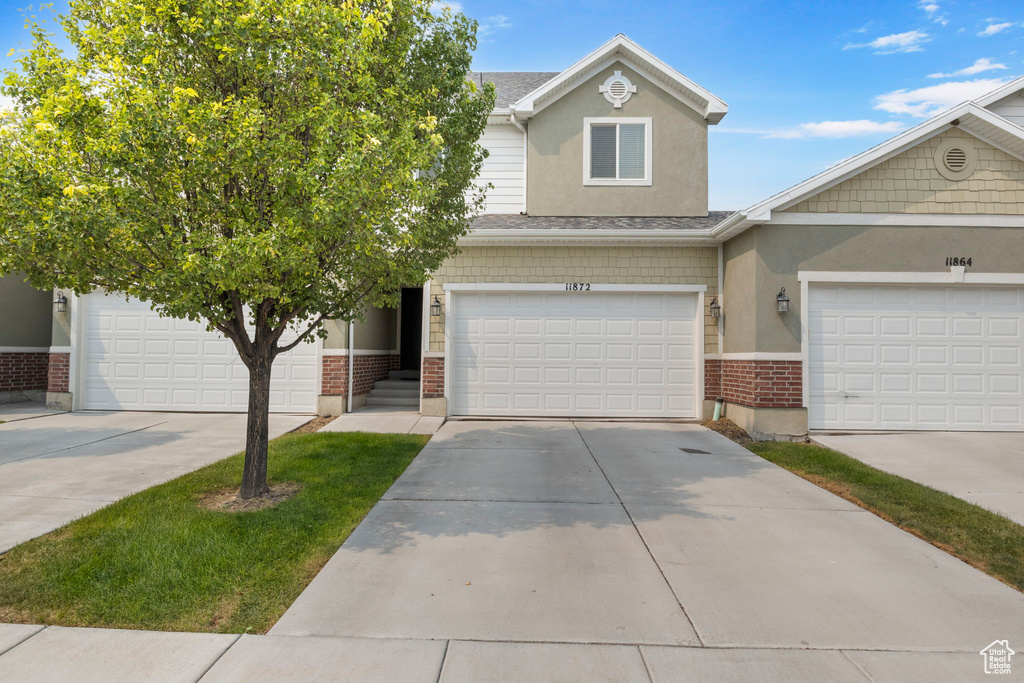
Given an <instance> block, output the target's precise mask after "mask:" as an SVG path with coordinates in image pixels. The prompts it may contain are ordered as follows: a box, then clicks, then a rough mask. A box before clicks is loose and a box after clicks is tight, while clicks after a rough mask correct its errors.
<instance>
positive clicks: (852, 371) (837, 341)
mask: <svg viewBox="0 0 1024 683" xmlns="http://www.w3.org/2000/svg"><path fill="white" fill-rule="evenodd" d="M1022 323H1024V290H1022V289H1021V288H1019V287H1018V288H1012V287H1007V288H997V287H969V286H955V287H941V286H940V287H914V286H885V287H878V286H855V285H834V286H813V287H812V288H811V289H810V297H809V301H808V331H809V341H810V346H809V348H808V371H809V376H808V388H809V393H810V404H809V406H808V419H809V422H810V426H811V428H813V429H951V430H956V429H962V430H984V429H1013V430H1020V429H1024V422H1022V417H1024V416H1022V413H1024V410H1022V404H1024V394H1022V393H1021V389H1022V384H1024V383H1022V381H1021V380H1022V371H1024V363H1022V360H1024V353H1022V339H1021V330H1022V329H1024V324H1022Z"/></svg>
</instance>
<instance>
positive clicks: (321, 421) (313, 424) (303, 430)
mask: <svg viewBox="0 0 1024 683" xmlns="http://www.w3.org/2000/svg"><path fill="white" fill-rule="evenodd" d="M336 417H337V416H336V415H328V416H327V417H315V418H313V419H312V420H310V421H309V422H307V423H306V424H304V425H302V426H301V427H299V428H298V429H296V430H295V431H294V432H293V434H310V433H312V432H319V431H320V430H321V429H323V427H324V425H325V424H328V423H330V422H333V421H334V419H335V418H336Z"/></svg>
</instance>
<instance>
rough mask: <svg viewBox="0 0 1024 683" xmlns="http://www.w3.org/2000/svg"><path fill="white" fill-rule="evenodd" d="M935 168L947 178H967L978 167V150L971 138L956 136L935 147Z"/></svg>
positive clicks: (954, 179)
mask: <svg viewBox="0 0 1024 683" xmlns="http://www.w3.org/2000/svg"><path fill="white" fill-rule="evenodd" d="M934 158H935V170H936V171H938V172H939V175H941V176H942V177H943V178H945V179H946V180H953V181H957V180H966V179H967V178H968V177H970V175H971V174H972V173H974V169H976V168H977V167H978V152H977V150H976V149H975V148H974V145H972V144H971V141H970V140H966V139H964V138H963V137H954V138H948V139H946V140H943V141H942V142H940V143H939V145H938V147H936V148H935V157H934Z"/></svg>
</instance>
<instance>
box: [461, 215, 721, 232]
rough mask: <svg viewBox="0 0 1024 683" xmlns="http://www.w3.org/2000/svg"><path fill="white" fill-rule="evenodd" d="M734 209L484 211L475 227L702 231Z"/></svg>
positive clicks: (491, 228) (477, 228)
mask: <svg viewBox="0 0 1024 683" xmlns="http://www.w3.org/2000/svg"><path fill="white" fill-rule="evenodd" d="M732 213H733V212H732V211H710V212H709V213H708V215H707V216H521V215H518V214H499V213H492V214H484V215H483V216H479V217H477V219H476V220H475V221H473V226H472V227H473V230H511V229H520V230H543V229H561V230H703V229H707V228H712V227H714V226H716V225H718V224H719V223H721V222H722V221H723V220H725V218H726V217H727V216H729V215H731V214H732Z"/></svg>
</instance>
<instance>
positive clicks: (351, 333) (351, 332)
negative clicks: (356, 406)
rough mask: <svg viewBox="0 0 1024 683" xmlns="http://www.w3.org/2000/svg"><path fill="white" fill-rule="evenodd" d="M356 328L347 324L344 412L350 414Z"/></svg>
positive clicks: (351, 324)
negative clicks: (346, 385)
mask: <svg viewBox="0 0 1024 683" xmlns="http://www.w3.org/2000/svg"><path fill="white" fill-rule="evenodd" d="M355 340H356V326H355V325H354V324H353V323H349V324H348V400H347V401H345V412H346V413H351V412H352V371H353V369H354V368H355V364H354V363H353V360H354V359H355V355H356V349H355V345H356V344H355Z"/></svg>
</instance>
